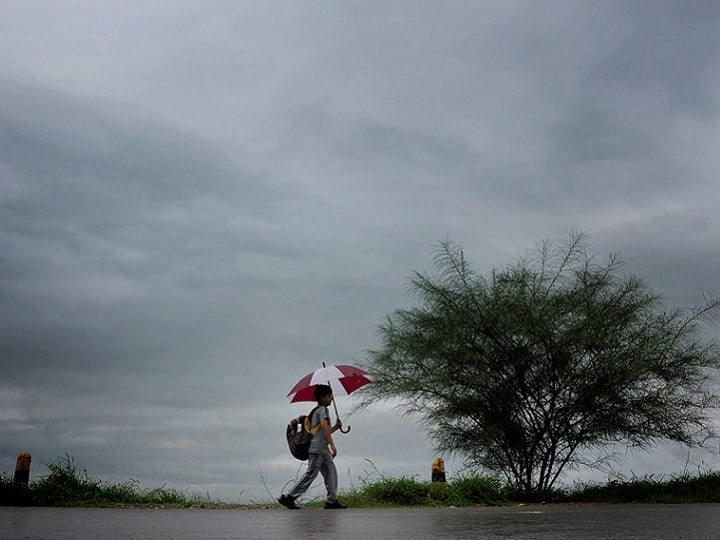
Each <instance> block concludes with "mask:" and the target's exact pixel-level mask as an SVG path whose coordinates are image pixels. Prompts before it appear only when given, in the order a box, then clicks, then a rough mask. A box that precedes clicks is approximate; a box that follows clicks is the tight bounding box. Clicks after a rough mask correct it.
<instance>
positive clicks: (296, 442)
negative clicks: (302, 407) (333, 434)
mask: <svg viewBox="0 0 720 540" xmlns="http://www.w3.org/2000/svg"><path fill="white" fill-rule="evenodd" d="M318 407H319V405H318ZM318 407H315V408H314V409H313V410H312V411H310V414H308V415H307V416H306V415H304V414H302V415H300V416H298V417H297V418H293V419H292V420H290V421H289V422H288V425H287V429H286V430H285V437H286V438H287V443H288V448H290V453H291V454H292V455H293V456H294V457H296V458H297V459H299V460H300V461H305V460H307V458H308V451H309V450H310V442H311V441H312V438H313V435H315V434H316V433H317V432H318V430H319V429H320V425H318V426H316V427H315V428H314V429H313V428H311V426H310V422H311V421H312V416H313V414H315V411H316V410H317V409H318Z"/></svg>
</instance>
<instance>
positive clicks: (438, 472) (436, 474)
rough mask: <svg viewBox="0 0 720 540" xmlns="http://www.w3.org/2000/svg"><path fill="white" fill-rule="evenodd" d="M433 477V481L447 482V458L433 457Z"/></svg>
mask: <svg viewBox="0 0 720 540" xmlns="http://www.w3.org/2000/svg"><path fill="white" fill-rule="evenodd" d="M431 478H432V481H433V482H445V460H443V458H435V459H433V462H432V476H431Z"/></svg>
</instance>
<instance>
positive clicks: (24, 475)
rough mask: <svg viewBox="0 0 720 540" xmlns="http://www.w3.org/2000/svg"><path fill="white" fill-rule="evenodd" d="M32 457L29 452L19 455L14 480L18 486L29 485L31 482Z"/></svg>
mask: <svg viewBox="0 0 720 540" xmlns="http://www.w3.org/2000/svg"><path fill="white" fill-rule="evenodd" d="M31 461H32V456H31V455H30V454H28V453H27V452H23V453H21V454H19V455H18V457H17V461H16V462H15V477H14V478H13V480H15V482H17V483H18V484H24V485H26V486H27V485H28V482H29V481H30V462H31Z"/></svg>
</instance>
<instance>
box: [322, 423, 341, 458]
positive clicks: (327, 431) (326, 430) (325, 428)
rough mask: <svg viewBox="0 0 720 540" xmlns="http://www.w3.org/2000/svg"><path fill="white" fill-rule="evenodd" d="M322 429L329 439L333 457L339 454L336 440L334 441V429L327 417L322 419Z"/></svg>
mask: <svg viewBox="0 0 720 540" xmlns="http://www.w3.org/2000/svg"><path fill="white" fill-rule="evenodd" d="M320 429H321V430H322V432H323V433H324V434H325V439H327V442H328V444H329V445H330V455H331V456H332V457H335V456H337V448H335V441H333V437H332V432H333V431H334V430H333V429H331V428H330V422H328V419H327V418H323V419H322V420H320Z"/></svg>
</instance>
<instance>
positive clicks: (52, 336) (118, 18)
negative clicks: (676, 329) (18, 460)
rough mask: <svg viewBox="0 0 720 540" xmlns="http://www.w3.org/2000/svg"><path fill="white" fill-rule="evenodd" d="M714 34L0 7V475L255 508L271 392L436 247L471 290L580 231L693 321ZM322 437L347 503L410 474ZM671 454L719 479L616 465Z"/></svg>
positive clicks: (408, 14) (692, 28)
mask: <svg viewBox="0 0 720 540" xmlns="http://www.w3.org/2000/svg"><path fill="white" fill-rule="evenodd" d="M719 25H720V4H718V3H717V2H716V1H705V2H702V1H699V2H692V1H686V2H677V1H675V0H667V1H661V0H657V1H628V0H622V1H608V2H600V1H595V2H582V1H563V2H559V1H543V2H531V1H522V2H519V1H509V0H503V1H496V2H487V1H486V2H483V1H472V2H469V1H463V2H454V1H445V0H443V1H442V2H439V1H438V2H429V1H412V2H410V1H406V2H388V1H357V2H340V1H322V0H321V1H312V2H309V1H282V2H273V1H268V0H258V1H253V2H250V1H242V2H238V1H209V0H208V1H194V2H193V1H188V0H172V1H170V0H161V1H157V2H140V1H103V2H97V1H91V0H75V1H70V0H65V1H55V0H3V2H2V3H1V4H0V253H1V256H0V471H5V472H9V473H11V472H12V471H13V470H14V465H15V457H16V456H17V454H18V453H19V452H21V451H29V452H31V453H32V455H33V469H32V474H33V476H38V475H42V474H46V473H47V469H46V468H45V467H44V465H43V464H45V463H50V462H54V461H56V460H57V458H58V457H62V456H64V455H65V454H66V453H67V454H70V455H72V456H73V457H74V458H75V461H76V462H77V463H78V466H79V467H80V468H85V469H87V470H88V472H89V473H90V474H92V475H95V476H98V477H100V478H102V479H104V480H108V481H125V480H128V479H136V480H139V481H140V482H141V485H142V486H143V487H146V488H154V487H158V486H160V485H163V484H167V486H170V487H176V488H179V489H182V490H189V491H190V492H200V493H208V494H210V495H211V496H212V497H215V498H220V499H222V500H224V501H226V502H247V501H249V500H268V499H270V498H271V497H275V496H277V495H279V493H280V491H281V489H282V487H283V485H284V484H285V482H287V481H289V480H292V479H293V478H294V477H295V475H296V474H298V466H299V462H297V461H295V460H293V458H292V457H291V456H290V454H289V452H288V450H287V446H286V444H285V440H284V434H283V433H284V429H285V424H286V422H287V420H288V419H289V418H290V417H291V416H293V415H296V414H300V413H302V412H306V410H309V408H310V406H311V404H299V405H290V404H288V402H287V399H286V397H285V396H286V394H287V392H288V391H289V390H290V388H291V387H292V386H293V384H294V383H295V382H296V381H297V380H298V379H299V378H300V377H301V376H303V375H305V374H306V373H308V372H310V371H312V370H313V369H315V368H317V367H320V365H321V363H322V362H323V361H324V362H327V363H329V364H335V363H358V362H360V361H362V360H363V358H364V356H365V352H366V351H367V350H368V349H371V348H373V347H374V346H376V345H377V335H376V329H377V326H378V325H379V324H380V323H381V322H382V321H383V319H384V318H385V316H386V315H388V314H389V313H391V312H392V311H393V310H395V309H397V308H400V307H404V306H407V305H408V302H409V301H411V300H410V299H409V298H408V296H407V294H406V293H407V288H408V279H409V278H410V277H411V275H412V272H413V271H415V270H418V271H424V270H429V269H431V267H432V254H433V252H434V251H435V249H436V248H437V246H438V242H439V241H441V240H444V239H450V240H452V241H454V242H456V243H458V244H460V245H461V246H462V247H463V248H464V250H465V252H466V255H467V257H468V258H469V259H470V260H471V261H472V263H473V266H474V267H475V269H476V270H477V271H479V272H488V271H490V270H491V269H492V268H502V267H504V266H506V265H507V264H509V263H512V262H514V261H516V260H517V259H518V258H519V257H521V256H522V255H524V254H526V253H527V252H528V251H530V250H532V249H533V248H534V246H535V245H536V243H537V242H539V241H542V240H543V239H546V238H549V239H552V240H556V241H558V242H563V241H565V240H566V238H567V236H568V234H569V232H570V231H571V230H573V229H576V230H581V231H584V232H586V233H587V234H588V235H589V239H590V240H589V241H590V245H591V246H592V247H593V248H594V251H595V253H597V254H598V256H601V257H605V256H606V255H607V254H609V253H610V252H617V253H619V254H620V256H621V258H622V259H623V260H624V261H625V262H626V265H627V268H628V269H629V270H630V271H632V272H634V273H637V274H638V275H640V276H641V277H642V278H644V279H645V281H646V282H647V283H648V284H649V285H650V286H651V287H653V288H654V289H655V290H656V291H657V292H659V293H660V294H662V295H663V296H664V297H665V298H666V300H667V302H668V304H669V305H673V306H675V305H677V306H690V305H696V304H698V303H701V302H702V299H703V294H704V293H706V292H708V291H715V292H717V291H718V289H720V285H719V278H720V220H718V209H719V208H720V189H719V184H718V178H717V174H718V171H719V170H720V152H719V151H718V149H719V148H720V31H718V28H719ZM352 405H353V400H352V399H349V398H340V399H338V406H339V407H340V410H341V415H342V413H343V412H345V413H347V412H349V411H350V410H351V409H352ZM344 420H345V422H346V423H349V424H350V425H352V427H353V429H352V431H351V432H350V433H349V434H348V435H339V434H338V436H337V439H338V440H337V443H338V450H339V456H338V461H337V464H338V470H339V472H340V484H341V488H347V487H350V485H359V482H360V479H362V478H368V476H372V475H377V474H378V473H379V472H380V473H384V474H390V475H396V476H400V475H406V476H417V477H418V478H420V479H428V478H429V475H430V462H431V461H432V459H433V458H434V457H435V454H434V452H433V447H432V443H431V441H427V440H426V439H425V436H424V434H423V432H422V430H421V429H419V428H418V426H417V425H415V423H413V421H412V420H409V419H404V418H402V417H401V416H400V415H399V414H398V413H397V412H396V411H394V409H393V408H392V407H390V406H384V405H378V406H376V407H374V408H372V409H370V410H367V411H358V412H356V413H354V414H353V415H352V416H349V417H345V418H344ZM688 459H689V461H688ZM686 461H688V463H689V464H690V468H691V469H693V467H695V466H713V467H720V459H719V458H718V456H717V452H715V453H714V454H713V453H707V452H700V453H692V454H691V455H690V456H688V454H687V453H686V452H685V451H684V450H682V449H678V448H659V449H657V450H655V451H653V452H650V453H646V454H639V455H634V454H633V455H630V456H629V459H628V461H627V462H625V463H624V464H622V465H619V466H618V471H619V472H621V473H622V474H625V475H631V474H637V473H653V474H668V473H673V472H676V473H678V472H682V471H683V468H684V467H685V466H686ZM448 472H449V474H450V475H452V474H453V473H457V472H458V471H457V470H456V469H453V468H449V471H448ZM315 492H316V493H322V489H318V488H315Z"/></svg>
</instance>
